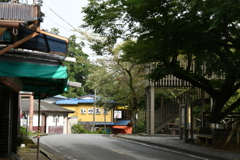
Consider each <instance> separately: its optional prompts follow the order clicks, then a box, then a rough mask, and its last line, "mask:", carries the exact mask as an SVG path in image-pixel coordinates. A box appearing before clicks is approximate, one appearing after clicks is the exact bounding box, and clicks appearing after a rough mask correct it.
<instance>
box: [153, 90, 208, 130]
mask: <svg viewBox="0 0 240 160" xmlns="http://www.w3.org/2000/svg"><path fill="white" fill-rule="evenodd" d="M201 95H202V91H201V89H199V88H196V87H190V88H189V89H188V90H187V91H185V92H184V93H183V94H181V95H179V96H177V97H176V98H174V99H173V100H172V101H170V102H168V103H166V104H165V105H163V106H162V107H160V108H159V109H157V110H156V111H155V114H154V115H155V117H154V118H155V120H154V121H155V128H156V127H157V126H159V125H161V124H162V123H165V122H166V121H167V120H168V119H171V118H172V117H173V116H175V117H176V116H177V117H178V114H179V106H180V105H181V104H188V103H193V102H195V101H196V100H199V99H200V98H201ZM205 97H207V95H206V93H205Z"/></svg>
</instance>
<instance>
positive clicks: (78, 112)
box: [55, 95, 114, 132]
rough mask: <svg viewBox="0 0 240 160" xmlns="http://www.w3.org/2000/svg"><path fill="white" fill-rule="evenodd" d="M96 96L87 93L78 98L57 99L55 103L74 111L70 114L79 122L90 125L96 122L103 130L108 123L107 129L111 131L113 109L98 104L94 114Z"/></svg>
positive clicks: (96, 125) (98, 127)
mask: <svg viewBox="0 0 240 160" xmlns="http://www.w3.org/2000/svg"><path fill="white" fill-rule="evenodd" d="M94 98H95V97H94V95H85V96H81V97H77V98H69V99H65V100H59V101H56V102H55V104H57V105H59V106H61V107H64V108H66V109H69V110H72V111H74V113H72V114H69V115H68V116H69V117H77V119H78V123H80V124H83V125H88V126H89V125H90V126H93V124H95V127H96V128H97V130H103V127H104V125H106V126H107V130H108V131H109V132H110V129H111V126H112V125H113V124H114V121H113V120H114V119H113V113H114V112H113V109H111V110H107V109H104V108H103V107H98V106H96V108H95V114H94V101H95V99H94Z"/></svg>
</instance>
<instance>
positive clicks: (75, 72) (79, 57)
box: [63, 35, 92, 97]
mask: <svg viewBox="0 0 240 160" xmlns="http://www.w3.org/2000/svg"><path fill="white" fill-rule="evenodd" d="M69 41H70V42H69V46H68V53H69V56H70V57H75V58H76V63H72V62H65V63H64V64H66V65H67V67H68V76H69V80H70V81H73V82H79V83H82V87H80V88H76V87H69V90H68V91H67V92H65V93H63V96H66V97H78V96H80V95H85V94H87V93H89V92H90V90H89V88H88V87H85V83H86V78H87V77H88V75H89V73H90V68H92V65H91V64H90V61H89V59H88V55H87V54H85V53H84V52H83V51H82V47H81V45H82V44H81V43H77V42H76V36H75V35H72V36H70V38H69Z"/></svg>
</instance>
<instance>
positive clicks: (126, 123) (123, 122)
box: [114, 120, 131, 126]
mask: <svg viewBox="0 0 240 160" xmlns="http://www.w3.org/2000/svg"><path fill="white" fill-rule="evenodd" d="M130 122H131V120H118V121H117V122H115V123H114V126H127V125H128V124H129V123H130Z"/></svg>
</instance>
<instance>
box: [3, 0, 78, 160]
mask: <svg viewBox="0 0 240 160" xmlns="http://www.w3.org/2000/svg"><path fill="white" fill-rule="evenodd" d="M35 2H37V3H36V4H32V5H30V4H25V3H24V4H20V3H15V1H11V2H7V3H4V2H3V3H0V11H4V12H0V17H1V19H0V57H1V58H0V106H1V107H0V129H1V132H0V141H1V143H0V157H1V158H5V159H7V158H8V159H13V157H14V155H15V154H16V153H17V141H18V134H19V120H20V119H19V112H20V93H19V92H20V91H27V92H30V93H31V96H30V97H31V99H33V98H35V99H41V98H45V97H51V96H54V95H58V94H61V93H63V92H65V91H66V90H67V86H68V85H69V84H68V82H69V81H68V73H67V67H66V66H65V65H64V64H63V62H64V61H69V59H67V58H68V57H66V56H67V48H68V41H69V39H68V38H65V37H62V36H58V35H55V34H52V33H49V32H46V31H43V30H41V29H40V23H41V22H42V21H43V14H42V12H41V9H40V6H41V2H40V1H35ZM38 2H39V3H38ZM75 60H76V59H75ZM70 61H72V62H73V61H74V58H73V59H71V58H70ZM30 106H32V105H30ZM30 108H32V109H33V106H32V107H30ZM29 117H30V119H29V121H32V118H33V110H31V111H30V115H29Z"/></svg>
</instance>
